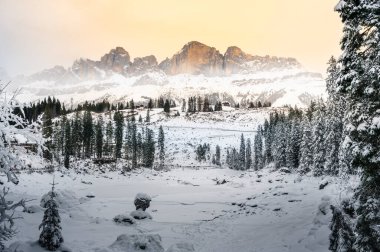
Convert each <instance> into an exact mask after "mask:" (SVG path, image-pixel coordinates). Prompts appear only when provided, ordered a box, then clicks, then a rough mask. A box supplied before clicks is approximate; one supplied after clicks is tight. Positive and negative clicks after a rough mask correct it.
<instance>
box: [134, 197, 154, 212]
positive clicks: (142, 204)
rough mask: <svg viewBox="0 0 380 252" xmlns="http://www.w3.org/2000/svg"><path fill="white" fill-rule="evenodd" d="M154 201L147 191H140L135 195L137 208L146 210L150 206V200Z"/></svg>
mask: <svg viewBox="0 0 380 252" xmlns="http://www.w3.org/2000/svg"><path fill="white" fill-rule="evenodd" d="M151 201H152V198H151V197H150V196H149V195H148V194H146V193H138V194H137V195H136V197H135V202H134V203H135V206H136V210H139V209H141V210H143V211H145V210H146V209H147V208H149V206H150V202H151Z"/></svg>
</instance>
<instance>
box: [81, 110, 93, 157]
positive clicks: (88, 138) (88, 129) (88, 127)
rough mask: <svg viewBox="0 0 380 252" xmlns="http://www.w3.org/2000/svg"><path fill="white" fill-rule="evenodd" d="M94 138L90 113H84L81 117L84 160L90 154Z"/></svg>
mask: <svg viewBox="0 0 380 252" xmlns="http://www.w3.org/2000/svg"><path fill="white" fill-rule="evenodd" d="M93 137H94V125H93V120H92V115H91V112H90V111H85V113H84V115H83V147H84V154H85V157H86V158H89V157H91V154H92V148H91V147H92V140H93Z"/></svg>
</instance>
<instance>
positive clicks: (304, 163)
mask: <svg viewBox="0 0 380 252" xmlns="http://www.w3.org/2000/svg"><path fill="white" fill-rule="evenodd" d="M312 142H313V139H312V132H311V126H310V122H309V119H308V118H305V119H304V122H303V130H302V140H301V147H300V164H299V167H298V171H299V172H300V173H301V174H306V173H308V172H309V171H311V168H312V166H313V147H312Z"/></svg>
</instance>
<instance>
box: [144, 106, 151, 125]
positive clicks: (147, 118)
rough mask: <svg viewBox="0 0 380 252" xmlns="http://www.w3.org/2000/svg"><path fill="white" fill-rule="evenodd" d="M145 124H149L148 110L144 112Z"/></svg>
mask: <svg viewBox="0 0 380 252" xmlns="http://www.w3.org/2000/svg"><path fill="white" fill-rule="evenodd" d="M145 122H146V123H149V122H150V114H149V109H148V110H147V111H146V117H145Z"/></svg>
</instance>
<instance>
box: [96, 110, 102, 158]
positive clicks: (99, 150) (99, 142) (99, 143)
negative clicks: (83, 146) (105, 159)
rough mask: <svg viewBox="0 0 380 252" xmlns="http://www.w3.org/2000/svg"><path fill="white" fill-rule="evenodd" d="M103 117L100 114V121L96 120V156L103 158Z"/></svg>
mask: <svg viewBox="0 0 380 252" xmlns="http://www.w3.org/2000/svg"><path fill="white" fill-rule="evenodd" d="M103 124H104V121H103V117H102V116H101V115H100V116H98V121H97V122H96V127H95V134H96V136H95V137H96V157H97V158H102V156H103V137H104V136H103Z"/></svg>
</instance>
